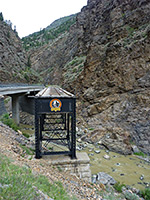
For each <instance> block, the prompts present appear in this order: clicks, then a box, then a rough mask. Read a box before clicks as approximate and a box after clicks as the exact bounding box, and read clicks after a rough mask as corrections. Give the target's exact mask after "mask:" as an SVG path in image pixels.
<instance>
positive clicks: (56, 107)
mask: <svg viewBox="0 0 150 200" xmlns="http://www.w3.org/2000/svg"><path fill="white" fill-rule="evenodd" d="M61 106H62V103H61V101H60V100H59V99H53V100H51V101H50V108H51V111H55V112H57V111H60V108H61Z"/></svg>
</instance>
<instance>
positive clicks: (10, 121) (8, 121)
mask: <svg viewBox="0 0 150 200" xmlns="http://www.w3.org/2000/svg"><path fill="white" fill-rule="evenodd" d="M0 121H2V122H3V123H4V124H6V125H7V126H9V127H10V128H12V129H13V130H14V131H18V129H19V127H18V126H17V124H16V123H15V122H14V120H13V119H11V118H9V114H8V113H6V114H4V115H2V117H1V118H0Z"/></svg>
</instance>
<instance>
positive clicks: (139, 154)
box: [134, 151, 146, 158]
mask: <svg viewBox="0 0 150 200" xmlns="http://www.w3.org/2000/svg"><path fill="white" fill-rule="evenodd" d="M134 155H137V156H142V157H143V158H144V157H145V156H146V155H145V154H144V153H143V152H141V151H140V152H137V153H134Z"/></svg>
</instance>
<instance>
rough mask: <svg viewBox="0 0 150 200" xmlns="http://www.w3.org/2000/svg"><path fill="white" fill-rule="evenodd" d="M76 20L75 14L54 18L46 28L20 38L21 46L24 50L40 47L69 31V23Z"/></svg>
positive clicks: (71, 23)
mask: <svg viewBox="0 0 150 200" xmlns="http://www.w3.org/2000/svg"><path fill="white" fill-rule="evenodd" d="M75 21H76V15H71V16H68V17H64V18H61V19H58V20H56V21H55V22H53V23H52V24H51V25H50V26H48V27H47V28H44V29H42V30H40V31H38V32H36V33H33V34H31V35H29V36H27V37H24V38H22V42H23V47H24V49H25V50H26V51H28V50H29V49H31V48H34V47H35V48H36V47H40V46H42V45H44V44H47V43H49V42H50V41H53V40H54V39H56V38H57V37H58V36H59V35H61V34H63V33H65V32H66V31H69V29H70V27H71V25H73V24H74V23H75Z"/></svg>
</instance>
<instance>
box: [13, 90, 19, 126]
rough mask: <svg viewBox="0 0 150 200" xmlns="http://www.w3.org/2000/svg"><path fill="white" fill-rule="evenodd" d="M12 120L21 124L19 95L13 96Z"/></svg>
mask: <svg viewBox="0 0 150 200" xmlns="http://www.w3.org/2000/svg"><path fill="white" fill-rule="evenodd" d="M12 118H13V119H14V121H15V122H16V124H19V122H20V116H19V95H17V94H15V95H12Z"/></svg>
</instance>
